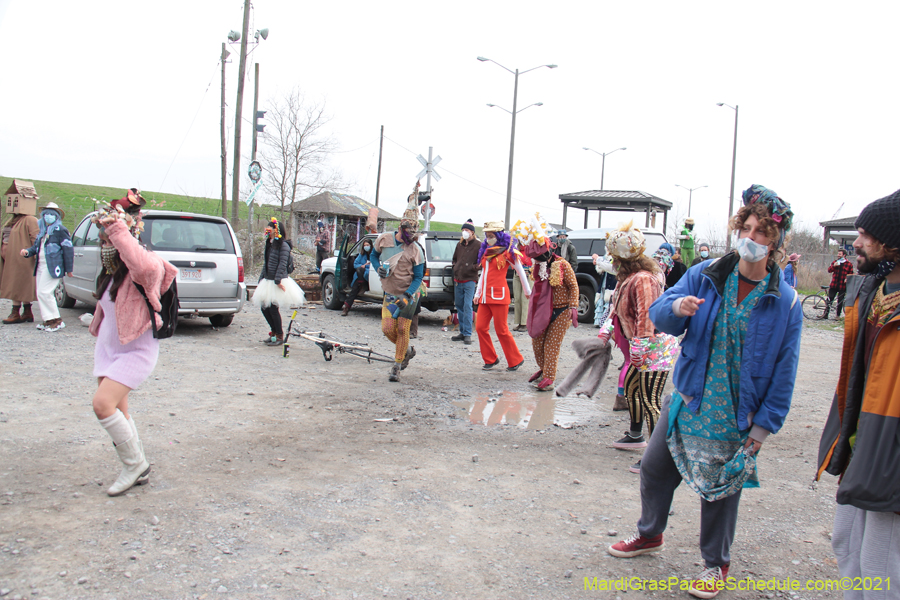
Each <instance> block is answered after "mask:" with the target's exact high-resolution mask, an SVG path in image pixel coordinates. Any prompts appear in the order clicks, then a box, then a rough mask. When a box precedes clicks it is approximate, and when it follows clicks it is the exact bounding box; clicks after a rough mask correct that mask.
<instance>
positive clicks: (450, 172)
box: [384, 136, 558, 210]
mask: <svg viewBox="0 0 900 600" xmlns="http://www.w3.org/2000/svg"><path fill="white" fill-rule="evenodd" d="M384 139H386V140H388V141H389V142H391V143H392V144H395V145H397V146H399V147H400V148H403V149H404V150H406V151H407V152H409V153H410V154H412V155H413V156H418V153H416V152H413V151H412V150H410V149H409V148H407V147H405V146H403V145H402V144H400V143H398V142H396V141H394V140H392V139H391V138H389V137H388V136H384ZM441 170H442V171H444V172H445V173H449V174H450V175H453V176H454V177H458V178H459V179H462V180H463V181H465V182H467V183H471V184H472V185H474V186H476V187H480V188H481V189H483V190H487V191H489V192H491V193H492V194H497V195H498V196H506V194H505V193H503V192H498V191H497V190H492V189H491V188H489V187H487V186H484V185H481V184H480V183H476V182H474V181H472V180H471V179H467V178H465V177H463V176H462V175H459V174H457V173H454V172H453V171H451V170H449V169H448V168H447V167H446V166H445V165H441ZM512 199H513V200H515V201H516V202H522V203H523V204H530V205H531V206H537V207H538V208H545V209H547V210H558V209H557V208H553V207H551V206H547V205H545V204H537V203H535V202H529V201H528V200H522V199H521V198H516V197H515V196H513V197H512Z"/></svg>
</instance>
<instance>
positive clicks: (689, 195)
mask: <svg viewBox="0 0 900 600" xmlns="http://www.w3.org/2000/svg"><path fill="white" fill-rule="evenodd" d="M675 187H680V188H681V189H683V190H687V191H688V216H691V199H692V198H693V197H694V190H702V189H703V188H705V187H709V186H708V185H701V186H700V187H695V188H689V187H685V186H683V185H678V184H677V183H676V184H675Z"/></svg>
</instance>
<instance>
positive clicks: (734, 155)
mask: <svg viewBox="0 0 900 600" xmlns="http://www.w3.org/2000/svg"><path fill="white" fill-rule="evenodd" d="M716 106H727V107H728V108H730V109H733V110H734V147H733V148H732V150H731V195H730V196H729V197H728V218H729V219H730V218H731V215H733V214H734V167H735V164H737V125H738V105H737V104H735V105H734V106H732V105H730V104H725V103H724V102H717V103H716ZM725 251H726V252H731V236H729V235H726V236H725Z"/></svg>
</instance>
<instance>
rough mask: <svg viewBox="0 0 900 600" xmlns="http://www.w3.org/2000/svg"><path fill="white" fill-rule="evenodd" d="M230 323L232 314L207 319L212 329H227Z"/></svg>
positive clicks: (232, 317)
mask: <svg viewBox="0 0 900 600" xmlns="http://www.w3.org/2000/svg"><path fill="white" fill-rule="evenodd" d="M232 321H234V313H229V314H227V315H213V316H211V317H210V318H209V322H210V324H212V326H213V327H228V326H229V325H231V322H232Z"/></svg>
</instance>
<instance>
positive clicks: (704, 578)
mask: <svg viewBox="0 0 900 600" xmlns="http://www.w3.org/2000/svg"><path fill="white" fill-rule="evenodd" d="M743 203H744V205H743V206H742V207H741V208H740V210H738V212H737V214H736V215H735V216H734V217H732V219H731V222H730V229H731V231H733V232H734V233H735V235H736V237H737V240H736V242H737V243H736V244H735V247H736V250H734V251H733V252H731V253H729V254H727V255H725V256H723V257H722V258H719V259H717V260H715V261H710V262H708V263H703V264H702V265H698V266H696V267H694V268H692V269H690V270H688V272H687V274H685V276H684V277H683V278H682V279H681V281H679V282H678V284H677V285H676V286H675V287H672V288H670V289H668V290H666V291H665V292H664V293H663V295H662V296H660V297H659V298H658V299H657V300H656V301H655V302H654V303H653V304H652V305H651V306H650V318H651V319H652V320H653V323H654V325H656V327H657V328H659V329H660V330H661V331H664V332H666V333H668V334H670V335H673V336H677V335H681V334H684V339H683V341H682V342H681V348H682V353H681V357H680V358H679V359H678V362H677V364H676V365H675V369H674V372H673V384H674V386H675V391H674V392H673V393H672V394H671V395H670V396H668V397H667V398H666V399H665V401H664V402H663V407H662V412H661V414H660V415H659V422H660V423H662V424H663V426H662V427H657V428H656V430H655V431H654V432H653V435H651V436H650V443H649V444H648V446H647V449H646V451H645V452H644V456H643V461H642V463H641V517H640V520H639V521H638V523H637V530H638V531H637V534H636V535H633V536H631V537H629V538H627V539H625V540H623V541H620V542H617V543H615V544H613V545H612V546H610V547H609V548H608V552H609V553H610V554H612V555H613V556H616V557H618V558H631V557H634V556H639V555H641V554H647V553H650V552H658V551H660V550H662V549H663V547H664V545H663V532H664V531H665V529H666V525H667V523H668V519H669V510H670V508H671V505H672V497H673V496H674V494H675V489H676V488H677V487H678V486H679V485H680V484H681V483H682V481H683V482H684V483H686V484H687V485H688V487H690V489H691V490H692V491H694V492H695V493H696V494H697V495H698V496H700V536H699V542H700V555H701V556H702V558H703V560H704V563H705V564H704V569H703V570H702V572H701V573H700V574H699V575H698V576H697V577H696V578H694V579H693V580H692V581H691V584H690V588H689V589H688V592H689V593H690V594H691V595H693V596H695V597H697V598H714V597H715V596H717V595H718V594H719V592H720V591H721V590H722V589H723V588H724V587H725V583H726V581H727V580H728V572H729V570H730V567H731V566H733V565H732V563H731V552H730V551H731V544H732V542H733V541H734V536H735V531H736V529H737V518H738V506H739V504H740V499H741V491H742V489H743V488H745V487H758V486H759V479H758V476H757V468H756V462H757V455H758V454H759V450H760V448H761V447H762V446H763V445H764V443H765V441H766V439H767V437H768V436H769V434H772V433H777V432H778V430H779V429H781V427H782V426H783V425H784V422H785V419H786V418H787V414H788V411H789V410H790V406H791V397H792V396H793V392H794V381H795V379H796V376H797V365H798V362H799V357H800V334H801V332H802V329H803V312H802V309H801V307H800V303H799V302H798V301H797V292H796V291H795V290H793V289H791V287H790V286H788V285H787V283H785V281H784V279H783V277H782V275H781V269H779V267H778V264H777V262H776V260H775V258H776V256H777V255H778V253H779V250H780V249H781V247H782V245H783V244H784V237H785V233H786V232H787V231H789V230H790V228H791V220H792V218H793V212H792V211H791V207H790V205H789V204H787V203H786V202H785V201H784V200H782V199H781V198H780V197H778V195H777V194H776V193H775V192H773V191H772V190H770V189H767V188H765V187H763V186H761V185H753V186H752V187H750V188H748V189H747V190H745V191H744V193H743ZM854 460H856V459H854ZM882 464H884V463H882Z"/></svg>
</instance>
